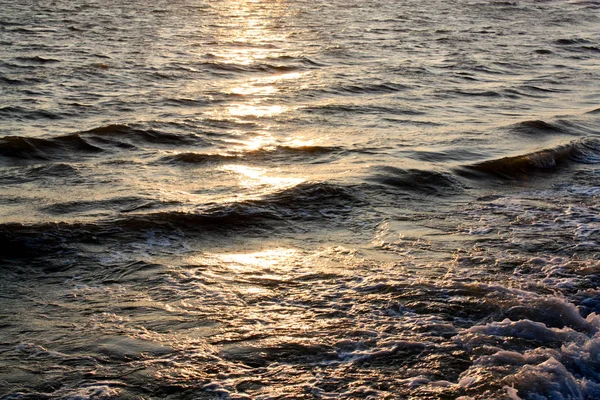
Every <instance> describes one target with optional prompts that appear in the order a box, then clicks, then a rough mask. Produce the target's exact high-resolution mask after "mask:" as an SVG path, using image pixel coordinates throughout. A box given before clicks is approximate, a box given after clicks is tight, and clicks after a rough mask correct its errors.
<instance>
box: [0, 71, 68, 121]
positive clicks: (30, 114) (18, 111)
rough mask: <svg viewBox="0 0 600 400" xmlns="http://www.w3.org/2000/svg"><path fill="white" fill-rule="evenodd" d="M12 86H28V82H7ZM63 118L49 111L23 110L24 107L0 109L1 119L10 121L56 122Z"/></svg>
mask: <svg viewBox="0 0 600 400" xmlns="http://www.w3.org/2000/svg"><path fill="white" fill-rule="evenodd" d="M7 83H9V84H10V85H23V84H27V82H24V81H15V80H10V82H7ZM61 118H63V116H62V115H60V114H57V113H54V112H52V111H47V110H32V109H27V108H23V107H15V106H6V107H2V108H0V119H10V120H15V119H17V120H32V121H36V120H40V119H51V120H56V119H61Z"/></svg>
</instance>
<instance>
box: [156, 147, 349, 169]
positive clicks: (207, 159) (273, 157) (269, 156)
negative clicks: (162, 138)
mask: <svg viewBox="0 0 600 400" xmlns="http://www.w3.org/2000/svg"><path fill="white" fill-rule="evenodd" d="M342 152H344V149H343V148H341V147H335V146H332V147H328V146H297V147H294V146H275V147H271V148H264V149H259V150H254V151H248V152H244V153H232V154H207V153H194V152H188V153H179V154H173V155H169V156H165V157H162V158H161V159H160V160H159V161H160V162H164V163H169V164H196V165H210V164H221V163H228V162H236V161H237V162H266V161H281V158H282V157H283V158H285V159H286V160H289V159H290V158H298V159H307V158H320V157H322V156H325V155H331V154H336V153H342Z"/></svg>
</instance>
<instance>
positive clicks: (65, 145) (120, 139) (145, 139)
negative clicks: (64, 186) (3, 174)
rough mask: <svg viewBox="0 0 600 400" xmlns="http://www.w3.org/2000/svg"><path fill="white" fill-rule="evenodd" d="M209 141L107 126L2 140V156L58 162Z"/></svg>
mask: <svg viewBox="0 0 600 400" xmlns="http://www.w3.org/2000/svg"><path fill="white" fill-rule="evenodd" d="M205 143H206V140H205V139H203V138H200V137H198V136H196V135H193V134H189V133H187V134H186V135H179V134H175V133H169V132H163V131H159V130H155V129H141V128H136V127H131V126H128V125H118V124H115V125H106V126H101V127H98V128H94V129H91V130H88V131H82V132H78V133H72V134H69V135H63V136H56V137H51V138H28V137H23V136H5V137H2V138H0V157H5V158H8V159H13V160H57V159H63V158H70V157H72V156H74V155H85V154H94V153H100V152H103V151H106V150H108V149H107V146H108V147H109V148H110V147H112V148H117V149H135V148H137V147H138V146H139V145H141V144H161V145H192V144H193V145H202V144H205Z"/></svg>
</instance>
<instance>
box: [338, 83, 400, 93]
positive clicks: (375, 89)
mask: <svg viewBox="0 0 600 400" xmlns="http://www.w3.org/2000/svg"><path fill="white" fill-rule="evenodd" d="M407 88H408V86H406V85H401V84H397V83H379V84H356V85H345V86H340V87H333V88H331V89H329V90H327V92H330V93H335V94H351V95H354V94H379V93H381V94H384V93H395V92H399V91H402V90H406V89H407Z"/></svg>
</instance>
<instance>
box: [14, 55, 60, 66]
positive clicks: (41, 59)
mask: <svg viewBox="0 0 600 400" xmlns="http://www.w3.org/2000/svg"><path fill="white" fill-rule="evenodd" d="M15 60H16V61H18V62H22V63H26V64H36V65H43V64H54V63H58V62H60V60H57V59H55V58H45V57H40V56H33V57H16V58H15Z"/></svg>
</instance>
